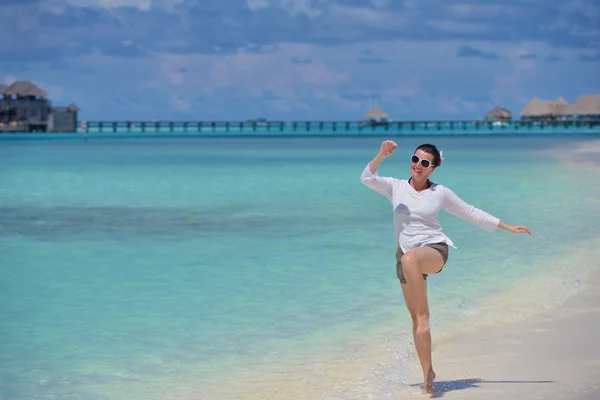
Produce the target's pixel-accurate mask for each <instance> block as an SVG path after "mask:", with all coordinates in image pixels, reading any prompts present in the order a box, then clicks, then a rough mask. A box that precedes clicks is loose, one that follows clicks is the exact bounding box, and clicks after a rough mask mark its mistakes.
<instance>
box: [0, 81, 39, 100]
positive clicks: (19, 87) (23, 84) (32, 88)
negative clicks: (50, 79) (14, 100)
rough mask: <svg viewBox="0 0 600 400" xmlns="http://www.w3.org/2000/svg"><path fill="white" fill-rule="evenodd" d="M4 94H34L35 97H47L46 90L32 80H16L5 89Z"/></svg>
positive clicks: (23, 95)
mask: <svg viewBox="0 0 600 400" xmlns="http://www.w3.org/2000/svg"><path fill="white" fill-rule="evenodd" d="M4 94H7V95H9V96H12V95H16V96H22V97H25V96H34V97H45V96H46V92H45V91H43V90H42V89H40V88H39V87H37V86H36V85H35V84H34V83H32V82H31V81H16V82H13V83H12V84H11V85H10V86H9V87H8V88H7V89H5V90H4Z"/></svg>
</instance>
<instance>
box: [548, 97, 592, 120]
mask: <svg viewBox="0 0 600 400" xmlns="http://www.w3.org/2000/svg"><path fill="white" fill-rule="evenodd" d="M556 117H557V119H563V120H578V119H579V120H581V119H584V120H593V121H599V120H600V95H598V94H595V95H582V96H579V97H578V98H577V100H575V101H574V102H573V103H572V104H566V105H561V106H559V107H557V108H556Z"/></svg>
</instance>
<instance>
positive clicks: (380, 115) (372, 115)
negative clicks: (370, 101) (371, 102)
mask: <svg viewBox="0 0 600 400" xmlns="http://www.w3.org/2000/svg"><path fill="white" fill-rule="evenodd" d="M389 117H390V116H389V114H388V113H386V112H385V111H383V110H381V109H380V108H374V109H372V110H371V111H369V112H368V113H366V114H365V118H367V119H370V120H387V119H388V118H389Z"/></svg>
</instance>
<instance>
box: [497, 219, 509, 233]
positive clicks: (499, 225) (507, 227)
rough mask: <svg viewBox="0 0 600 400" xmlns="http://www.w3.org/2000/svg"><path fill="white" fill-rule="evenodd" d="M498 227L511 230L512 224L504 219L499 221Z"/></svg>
mask: <svg viewBox="0 0 600 400" xmlns="http://www.w3.org/2000/svg"><path fill="white" fill-rule="evenodd" d="M498 228H500V229H504V230H505V231H510V225H509V224H506V223H504V222H502V221H500V222H498Z"/></svg>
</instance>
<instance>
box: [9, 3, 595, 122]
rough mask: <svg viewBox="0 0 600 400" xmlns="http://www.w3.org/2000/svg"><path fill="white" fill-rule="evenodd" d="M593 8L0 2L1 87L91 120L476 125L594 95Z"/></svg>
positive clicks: (583, 5) (555, 5)
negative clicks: (7, 82)
mask: <svg viewBox="0 0 600 400" xmlns="http://www.w3.org/2000/svg"><path fill="white" fill-rule="evenodd" d="M598 10H599V8H598V5H597V2H595V1H592V0H577V1H571V0H567V1H566V2H565V1H563V2H559V1H558V0H528V1H526V2H523V1H520V2H518V1H517V0H505V1H500V0H486V1H484V2H482V1H473V0H461V1H460V2H459V1H457V0H419V1H416V0H402V1H390V0H368V1H364V0H219V1H217V0H207V1H202V2H200V1H194V0H152V1H150V0H142V1H139V2H138V1H132V0H82V1H75V0H44V1H41V0H22V1H20V2H18V3H17V2H14V1H12V2H9V1H6V0H4V1H2V0H0V36H2V37H8V38H10V40H3V41H0V77H4V76H8V75H11V76H14V77H18V78H19V79H33V80H36V81H39V82H43V83H44V84H48V85H50V86H49V87H51V88H52V87H54V88H53V89H52V96H53V97H52V100H53V102H54V103H56V104H69V103H70V102H76V103H77V104H78V105H80V107H81V108H82V109H83V110H84V111H83V112H82V114H81V115H82V118H86V119H107V118H126V119H135V118H139V119H143V118H147V119H162V118H172V119H204V118H206V119H237V118H244V117H257V116H265V117H272V118H277V119H335V118H341V119H345V118H350V119H355V118H360V117H361V116H362V115H363V114H364V113H365V112H366V111H368V108H370V107H373V106H375V105H378V106H380V107H382V108H383V109H385V110H386V111H388V112H390V113H391V114H392V117H393V118H394V119H402V118H404V119H428V118H442V119H443V118H468V119H471V118H479V117H480V116H481V115H483V114H485V112H487V111H488V110H487V108H489V107H491V106H492V105H501V106H504V107H507V108H509V109H512V110H518V109H520V107H521V106H522V105H523V104H524V103H526V102H527V101H529V99H530V98H531V97H533V96H538V97H546V98H556V97H557V96H558V95H563V96H564V97H565V98H569V99H570V100H573V99H574V98H576V97H577V95H578V94H580V93H581V92H589V91H590V90H592V91H598V92H600V78H598V77H597V76H598V75H597V72H596V69H597V63H595V62H593V61H594V60H596V61H597V54H598V53H597V51H598V50H597V49H598V43H600V33H599V28H598V24H597V21H598V16H599V15H600V14H598ZM492 61H493V62H492ZM557 61H560V62H557ZM594 67H595V68H594ZM556 76H560V77H561V79H560V80H559V81H557V80H556Z"/></svg>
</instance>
